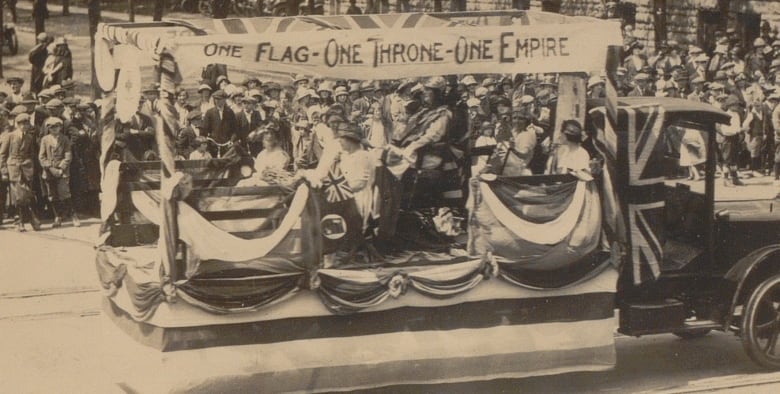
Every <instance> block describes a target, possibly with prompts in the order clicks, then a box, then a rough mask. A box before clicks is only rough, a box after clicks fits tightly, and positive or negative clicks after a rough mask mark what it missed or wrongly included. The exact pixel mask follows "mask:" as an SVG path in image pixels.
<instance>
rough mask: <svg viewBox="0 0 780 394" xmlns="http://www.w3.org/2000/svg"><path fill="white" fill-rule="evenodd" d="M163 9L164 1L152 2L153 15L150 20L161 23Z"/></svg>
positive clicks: (156, 0) (155, 0)
mask: <svg viewBox="0 0 780 394" xmlns="http://www.w3.org/2000/svg"><path fill="white" fill-rule="evenodd" d="M164 9H165V0H154V14H153V15H152V20H154V21H161V20H162V17H163V10H164Z"/></svg>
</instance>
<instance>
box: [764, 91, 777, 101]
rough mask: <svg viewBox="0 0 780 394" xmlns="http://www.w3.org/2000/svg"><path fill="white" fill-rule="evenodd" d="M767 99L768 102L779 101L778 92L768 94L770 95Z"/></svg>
mask: <svg viewBox="0 0 780 394" xmlns="http://www.w3.org/2000/svg"><path fill="white" fill-rule="evenodd" d="M767 99H768V100H780V92H777V91H775V92H772V94H770V95H769V96H768V97H767Z"/></svg>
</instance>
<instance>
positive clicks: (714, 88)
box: [710, 82, 726, 90]
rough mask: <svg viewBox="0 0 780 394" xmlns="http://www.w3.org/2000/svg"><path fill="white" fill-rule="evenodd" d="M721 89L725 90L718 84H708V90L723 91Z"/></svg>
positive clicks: (724, 87)
mask: <svg viewBox="0 0 780 394" xmlns="http://www.w3.org/2000/svg"><path fill="white" fill-rule="evenodd" d="M723 89H726V86H725V85H723V84H722V83H720V82H712V83H711V84H710V90H723Z"/></svg>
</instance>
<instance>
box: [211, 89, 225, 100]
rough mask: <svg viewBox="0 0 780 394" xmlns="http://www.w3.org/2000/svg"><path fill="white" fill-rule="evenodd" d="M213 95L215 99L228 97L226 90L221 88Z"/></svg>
mask: <svg viewBox="0 0 780 394" xmlns="http://www.w3.org/2000/svg"><path fill="white" fill-rule="evenodd" d="M211 97H213V98H214V99H215V100H219V99H225V98H227V94H226V93H225V91H224V90H222V89H219V90H217V91H216V92H214V94H212V95H211Z"/></svg>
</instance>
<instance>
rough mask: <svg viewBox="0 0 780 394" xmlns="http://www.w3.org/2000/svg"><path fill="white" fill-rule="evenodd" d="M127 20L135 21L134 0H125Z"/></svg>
mask: <svg viewBox="0 0 780 394" xmlns="http://www.w3.org/2000/svg"><path fill="white" fill-rule="evenodd" d="M127 20H128V21H130V22H135V0H127Z"/></svg>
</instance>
